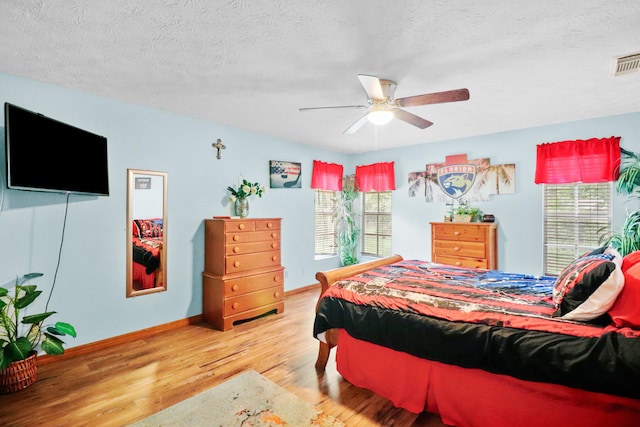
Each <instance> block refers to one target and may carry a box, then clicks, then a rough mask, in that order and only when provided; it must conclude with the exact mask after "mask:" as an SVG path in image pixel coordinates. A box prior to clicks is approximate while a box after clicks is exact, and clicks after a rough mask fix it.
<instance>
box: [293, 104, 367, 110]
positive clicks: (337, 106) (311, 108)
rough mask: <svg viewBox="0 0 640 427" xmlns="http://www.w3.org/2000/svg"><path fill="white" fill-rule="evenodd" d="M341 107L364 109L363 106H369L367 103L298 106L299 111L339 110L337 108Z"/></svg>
mask: <svg viewBox="0 0 640 427" xmlns="http://www.w3.org/2000/svg"><path fill="white" fill-rule="evenodd" d="M341 108H356V109H359V110H361V109H363V108H367V106H366V105H336V106H335V107H304V108H298V110H299V111H311V110H337V109H341Z"/></svg>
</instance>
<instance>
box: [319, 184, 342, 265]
mask: <svg viewBox="0 0 640 427" xmlns="http://www.w3.org/2000/svg"><path fill="white" fill-rule="evenodd" d="M335 205H336V202H335V191H327V190H316V194H315V254H316V255H336V254H337V253H338V252H337V249H336V242H335V240H336V239H335V234H336V232H335V220H334V210H335Z"/></svg>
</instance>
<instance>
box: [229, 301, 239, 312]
mask: <svg viewBox="0 0 640 427" xmlns="http://www.w3.org/2000/svg"><path fill="white" fill-rule="evenodd" d="M231 308H232V309H234V310H235V309H236V308H238V303H237V302H234V303H233V304H231Z"/></svg>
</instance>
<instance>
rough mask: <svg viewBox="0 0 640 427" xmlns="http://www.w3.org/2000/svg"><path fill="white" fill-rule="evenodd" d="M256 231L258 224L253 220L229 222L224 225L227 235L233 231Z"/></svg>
mask: <svg viewBox="0 0 640 427" xmlns="http://www.w3.org/2000/svg"><path fill="white" fill-rule="evenodd" d="M255 229H256V222H255V221H252V220H246V221H244V220H239V221H228V222H225V223H224V231H225V232H226V233H228V232H231V231H235V232H245V231H253V230H255Z"/></svg>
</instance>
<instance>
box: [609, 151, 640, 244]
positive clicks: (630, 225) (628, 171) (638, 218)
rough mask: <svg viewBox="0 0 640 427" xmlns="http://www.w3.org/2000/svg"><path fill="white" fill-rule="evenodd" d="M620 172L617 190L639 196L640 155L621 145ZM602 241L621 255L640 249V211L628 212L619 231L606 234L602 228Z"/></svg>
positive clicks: (634, 196)
mask: <svg viewBox="0 0 640 427" xmlns="http://www.w3.org/2000/svg"><path fill="white" fill-rule="evenodd" d="M620 155H621V156H620V160H621V163H620V174H619V176H618V180H617V181H616V191H617V192H618V193H620V194H626V195H628V196H629V198H632V199H633V198H636V199H637V198H638V190H639V189H640V155H639V154H637V153H634V152H632V151H629V150H625V149H624V148H622V147H620ZM600 233H601V235H600V239H599V240H600V242H601V243H602V244H603V245H605V246H609V245H611V246H612V247H613V248H615V249H616V250H617V251H618V252H619V253H620V255H622V256H625V255H628V254H629V253H631V252H635V251H638V250H640V211H638V210H636V211H633V212H627V216H626V218H625V221H624V224H623V225H622V228H621V229H620V230H619V231H614V232H611V233H609V234H604V232H603V230H600Z"/></svg>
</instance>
